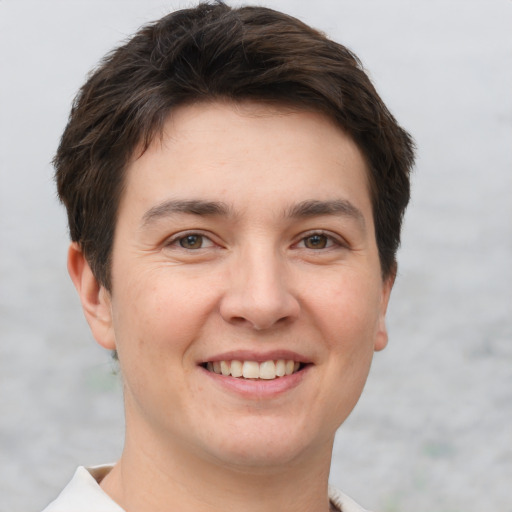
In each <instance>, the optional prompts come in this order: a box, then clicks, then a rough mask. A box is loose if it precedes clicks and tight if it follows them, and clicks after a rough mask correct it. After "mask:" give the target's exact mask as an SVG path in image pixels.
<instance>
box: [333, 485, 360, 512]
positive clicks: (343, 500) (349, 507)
mask: <svg viewBox="0 0 512 512" xmlns="http://www.w3.org/2000/svg"><path fill="white" fill-rule="evenodd" d="M329 499H330V501H331V503H332V504H333V505H334V506H335V507H336V509H337V510H338V511H339V512H369V511H368V510H366V509H364V508H362V507H361V506H359V505H358V504H357V503H356V502H355V501H354V500H353V499H352V498H350V497H348V496H347V495H346V494H343V493H342V492H341V491H339V490H338V489H336V488H335V487H332V486H329Z"/></svg>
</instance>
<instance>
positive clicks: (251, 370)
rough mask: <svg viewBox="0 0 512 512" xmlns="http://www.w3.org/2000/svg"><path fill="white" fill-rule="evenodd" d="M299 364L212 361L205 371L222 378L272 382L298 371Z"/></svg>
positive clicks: (288, 361)
mask: <svg viewBox="0 0 512 512" xmlns="http://www.w3.org/2000/svg"><path fill="white" fill-rule="evenodd" d="M299 368H300V363H298V362H297V361H293V360H292V359H288V360H285V359H278V360H277V361H272V360H270V361H263V362H262V363H258V362H256V361H236V360H234V361H214V362H209V363H207V364H206V369H207V370H208V371H210V372H213V373H218V374H222V375H224V376H229V375H231V376H232V377H243V378H244V379H264V380H272V379H275V378H277V377H284V376H285V375H291V374H292V373H295V372H297V371H298V370H299Z"/></svg>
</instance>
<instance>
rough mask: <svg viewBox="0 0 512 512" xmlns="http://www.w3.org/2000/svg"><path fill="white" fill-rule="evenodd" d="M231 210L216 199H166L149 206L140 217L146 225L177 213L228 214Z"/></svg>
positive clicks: (211, 215)
mask: <svg viewBox="0 0 512 512" xmlns="http://www.w3.org/2000/svg"><path fill="white" fill-rule="evenodd" d="M230 212H231V209H230V208H229V206H228V205H227V204H225V203H222V202H217V201H203V200H200V199H190V200H185V201H183V200H172V199H171V200H168V201H164V202H162V203H160V204H157V205H156V206H153V207H152V208H150V209H149V210H148V211H147V212H146V213H144V215H143V217H142V225H143V226H147V225H148V224H151V223H152V222H155V221H157V220H158V219H161V218H164V217H170V216H172V215H174V214H177V213H185V214H189V215H200V216H207V217H213V216H228V215H229V214H230Z"/></svg>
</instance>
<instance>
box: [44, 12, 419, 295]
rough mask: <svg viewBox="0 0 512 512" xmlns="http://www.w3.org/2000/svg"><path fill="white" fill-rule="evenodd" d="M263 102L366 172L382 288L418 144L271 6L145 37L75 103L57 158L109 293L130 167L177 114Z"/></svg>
mask: <svg viewBox="0 0 512 512" xmlns="http://www.w3.org/2000/svg"><path fill="white" fill-rule="evenodd" d="M217 101H230V102H233V103H238V102H246V101H255V102H260V103H266V104H267V103H268V104H276V105H282V106H289V107H292V108H294V109H296V110H302V111H311V112H316V113H321V114H323V115H325V116H327V117H328V118H329V119H330V120H332V121H333V122H334V123H335V124H336V125H337V126H338V127H340V128H341V129H342V130H343V131H344V132H345V133H346V134H347V135H348V136H349V137H350V138H351V139H352V140H353V141H354V142H355V144H356V145H357V146H358V148H359V150H360V151H361V153H362V155H363V157H364V159H365V163H366V167H367V181H368V188H369V194H370V199H371V204H372V213H373V220H374V226H375V237H376V242H377V247H378V254H379V259H380V265H381V272H382V276H383V278H385V279H386V278H390V277H392V276H393V275H394V273H395V272H396V251H397V248H398V246H399V243H400V229H401V224H402V218H403V214H404V210H405V208H406V206H407V203H408V201H409V172H410V169H411V167H412V164H413V158H414V155H413V144H412V141H411V138H410V137H409V135H408V134H407V133H406V132H405V131H404V130H403V129H402V128H401V127H400V126H399V125H398V124H397V122H396V121H395V119H394V118H393V116H392V115H391V113H390V112H389V111H388V109H387V108H386V106H385V105H384V103H383V102H382V100H381V99H380V97H379V96H378V94H377V92H376V91H375V88H374V87H373V85H372V84H371V82H370V80H369V78H368V76H367V75H366V74H365V72H364V70H363V68H362V66H361V63H360V62H359V60H358V59H357V57H356V56H355V55H354V54H353V53H351V52H350V51H349V50H348V49H347V48H345V47H344V46H342V45H340V44H337V43H335V42H333V41H330V40H329V39H328V38H327V37H326V36H325V35H323V34H322V33H320V32H318V31H316V30H314V29H312V28H310V27H308V26H307V25H305V24H304V23H302V22H300V21H299V20H297V19H295V18H293V17H290V16H287V15H285V14H282V13H279V12H276V11H273V10H271V9H267V8H263V7H241V8H236V9H235V8H231V7H229V6H227V5H224V4H223V3H220V2H218V3H215V4H204V3H203V4H200V5H199V6H198V7H196V8H193V9H185V10H181V11H177V12H174V13H172V14H169V15H168V16H165V17H164V18H162V19H160V20H158V21H157V22H155V23H152V24H150V25H148V26H146V27H143V28H142V29H141V30H139V31H138V32H137V33H136V34H135V36H134V37H132V38H131V39H130V40H129V41H128V42H127V43H126V44H124V45H122V46H121V47H119V48H118V49H116V50H115V51H113V52H112V53H110V54H109V55H107V56H106V58H105V59H104V60H103V61H102V63H101V65H100V66H99V68H98V69H96V70H95V71H94V72H93V73H92V74H91V76H90V77H89V79H88V80H87V82H86V83H85V85H84V86H83V87H82V88H81V90H80V92H79V94H78V95H77V97H76V99H75V102H74V104H73V108H72V111H71V114H70V118H69V122H68V125H67V127H66V130H65V132H64V134H63V136H62V140H61V143H60V146H59V149H58V152H57V155H56V157H55V160H54V163H55V167H56V180H57V186H58V193H59V197H60V199H61V201H62V202H63V203H64V204H65V206H66V208H67V213H68V221H69V229H70V235H71V239H72V240H73V241H74V242H77V244H78V245H79V246H80V248H81V250H82V251H83V253H84V255H85V257H86V258H87V261H88V263H89V265H90V267H91V269H92V272H93V273H94V275H95V277H96V279H97V280H98V281H99V283H101V284H102V285H103V286H104V287H105V288H106V289H107V290H110V288H111V255H112V246H113V240H114V233H115V230H116V221H117V214H118V209H119V204H120V200H121V198H122V195H123V187H124V184H125V170H126V167H127V164H128V162H129V161H130V160H131V159H133V158H136V157H138V156H140V155H142V154H143V153H144V152H145V150H146V149H147V148H148V147H149V145H150V144H151V142H152V141H154V139H155V138H158V137H159V136H161V134H162V129H163V126H164V124H165V121H166V120H167V119H168V118H169V115H170V114H172V113H173V111H175V110H176V109H178V107H182V106H186V105H193V104H196V103H208V102H217Z"/></svg>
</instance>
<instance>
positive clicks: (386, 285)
mask: <svg viewBox="0 0 512 512" xmlns="http://www.w3.org/2000/svg"><path fill="white" fill-rule="evenodd" d="M395 277H396V272H395V271H394V272H391V273H390V275H389V276H388V277H386V278H385V279H384V281H383V282H382V292H381V297H380V311H379V320H378V324H377V333H376V336H375V344H374V350H375V351H376V352H378V351H379V350H383V349H384V348H386V345H387V344H388V329H387V327H386V311H387V309H388V303H389V297H390V296H391V290H392V289H393V284H394V283H395Z"/></svg>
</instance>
